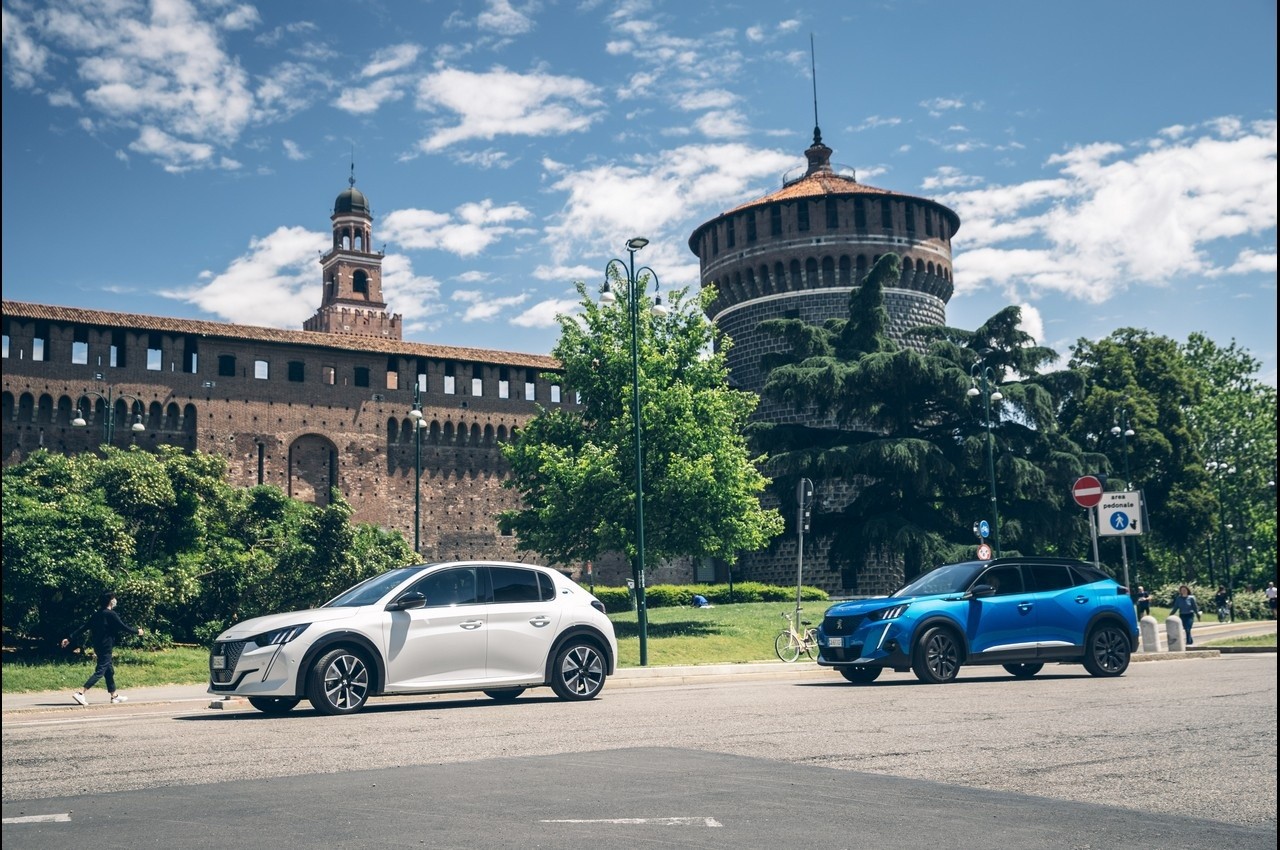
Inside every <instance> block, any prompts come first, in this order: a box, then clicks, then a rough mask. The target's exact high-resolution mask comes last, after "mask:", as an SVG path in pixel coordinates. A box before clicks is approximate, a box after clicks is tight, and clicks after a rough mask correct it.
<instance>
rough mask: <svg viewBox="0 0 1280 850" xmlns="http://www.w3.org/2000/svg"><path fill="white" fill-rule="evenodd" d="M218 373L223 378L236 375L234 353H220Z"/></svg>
mask: <svg viewBox="0 0 1280 850" xmlns="http://www.w3.org/2000/svg"><path fill="white" fill-rule="evenodd" d="M218 375H219V377H223V378H234V377H235V376H236V356H235V355H234V354H219V355H218Z"/></svg>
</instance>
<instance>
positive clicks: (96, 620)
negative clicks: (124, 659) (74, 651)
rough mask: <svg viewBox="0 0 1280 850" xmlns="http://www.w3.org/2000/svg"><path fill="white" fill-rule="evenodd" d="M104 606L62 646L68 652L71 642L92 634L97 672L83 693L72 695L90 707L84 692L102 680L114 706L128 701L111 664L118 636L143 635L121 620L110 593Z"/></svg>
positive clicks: (95, 669)
mask: <svg viewBox="0 0 1280 850" xmlns="http://www.w3.org/2000/svg"><path fill="white" fill-rule="evenodd" d="M99 604H100V605H101V606H102V607H100V608H99V609H98V610H97V611H94V612H93V614H91V615H90V616H89V619H87V620H85V621H84V624H83V625H81V626H80V627H79V628H78V629H76V630H75V631H73V632H72V633H71V635H70V637H64V638H63V639H62V644H61V645H62V646H63V647H64V648H65V647H66V646H67V645H68V644H70V643H71V640H72V638H79V637H80V635H81V634H83V633H84V630H85V629H88V630H89V634H90V635H91V636H92V638H93V653H94V655H96V656H97V658H98V666H97V667H95V668H94V670H93V675H92V676H90V677H89V678H88V679H86V680H85V683H84V686H83V687H81V688H80V690H78V691H76V692H75V693H74V694H72V695H71V698H72V699H73V700H75V701H76V702H78V703H80V704H81V705H88V704H89V698H88V697H86V696H85V694H84V692H85V691H87V690H89V689H90V688H92V687H93V686H94V685H96V684H97V683H98V680H99V679H102V678H105V679H106V682H107V691H108V693H110V694H111V701H112V702H113V703H121V702H124V701H125V700H127V699H128V697H127V696H125V695H124V694H122V693H120V692H119V691H117V690H116V667H115V664H114V662H113V661H112V658H111V654H112V652H114V651H115V648H116V636H117V635H120V634H124V633H129V634H138V635H141V634H144V631H143V630H142V629H140V628H138V629H135V628H134V627H133V626H130V625H128V624H127V623H125V621H124V620H122V619H120V615H119V614H117V613H116V611H115V608H116V595H115V594H114V593H112V592H111V591H109V590H108V591H106V592H105V593H103V594H102V597H101V598H100V599H99Z"/></svg>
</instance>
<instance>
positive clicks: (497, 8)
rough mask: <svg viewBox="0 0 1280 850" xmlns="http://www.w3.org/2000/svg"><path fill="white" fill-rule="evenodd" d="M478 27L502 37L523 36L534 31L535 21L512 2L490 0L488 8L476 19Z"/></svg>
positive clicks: (509, 0) (508, 0)
mask: <svg viewBox="0 0 1280 850" xmlns="http://www.w3.org/2000/svg"><path fill="white" fill-rule="evenodd" d="M476 26H477V27H478V28H479V29H482V30H491V31H493V32H496V33H498V34H500V35H522V34H524V33H527V32H529V31H530V30H532V29H533V21H532V20H530V18H529V16H528V15H526V14H524V13H523V12H518V11H516V10H515V9H514V8H512V6H511V0H488V8H487V9H485V10H484V11H483V12H481V13H480V14H479V15H478V16H477V17H476Z"/></svg>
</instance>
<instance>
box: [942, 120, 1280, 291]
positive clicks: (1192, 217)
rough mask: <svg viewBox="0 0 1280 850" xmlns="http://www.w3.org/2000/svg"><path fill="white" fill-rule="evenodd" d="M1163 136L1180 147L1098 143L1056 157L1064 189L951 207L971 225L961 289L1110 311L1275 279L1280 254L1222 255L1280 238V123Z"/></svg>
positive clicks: (1218, 124) (966, 197) (1039, 185)
mask: <svg viewBox="0 0 1280 850" xmlns="http://www.w3.org/2000/svg"><path fill="white" fill-rule="evenodd" d="M1162 133H1163V135H1164V136H1165V137H1166V138H1167V139H1168V140H1169V141H1170V143H1168V144H1165V145H1162V146H1158V147H1155V148H1152V147H1151V146H1150V145H1148V144H1145V143H1141V142H1140V143H1135V144H1133V145H1131V146H1128V147H1126V146H1122V145H1117V144H1113V143H1095V144H1089V145H1081V146H1078V147H1075V148H1072V149H1070V150H1068V151H1066V152H1064V153H1062V154H1059V155H1055V156H1053V157H1050V158H1049V160H1048V162H1047V165H1049V166H1056V167H1057V168H1058V171H1059V175H1060V176H1058V177H1056V178H1053V179H1047V180H1036V181H1029V182H1027V183H1023V184H1016V185H1011V186H995V187H991V188H985V189H976V190H973V191H970V192H960V193H957V194H953V195H948V196H943V197H940V198H939V200H940V201H942V202H943V203H945V204H948V205H949V206H951V207H952V208H953V209H955V210H956V211H957V213H959V215H960V219H961V222H962V226H961V230H960V236H959V237H958V239H957V247H958V248H959V247H960V246H963V250H961V251H960V252H959V253H957V255H956V259H955V269H956V281H957V284H958V286H960V287H961V288H962V289H963V290H972V289H973V288H976V287H980V286H982V285H984V284H992V285H996V286H998V287H1001V288H1002V289H1004V290H1005V292H1006V293H1007V295H1008V296H1009V297H1010V298H1012V299H1021V298H1025V297H1032V298H1034V297H1036V295H1037V294H1038V293H1043V292H1044V291H1061V292H1064V293H1066V294H1068V295H1070V296H1071V297H1073V298H1077V299H1080V300H1084V301H1088V302H1092V303H1101V302H1104V301H1106V300H1108V299H1110V298H1112V297H1115V296H1116V295H1118V294H1120V293H1121V292H1124V291H1125V290H1127V289H1128V288H1130V287H1132V286H1135V285H1148V286H1166V285H1169V284H1170V283H1171V282H1172V281H1173V280H1174V279H1176V278H1177V277H1179V276H1186V275H1206V276H1216V275H1222V274H1242V273H1256V272H1267V273H1274V270H1275V254H1274V251H1271V252H1260V251H1257V250H1256V249H1251V248H1243V247H1240V246H1236V247H1235V252H1234V259H1233V260H1231V261H1229V262H1226V263H1223V262H1219V261H1217V260H1215V254H1217V253H1221V251H1220V250H1219V249H1228V250H1229V249H1230V248H1231V247H1232V244H1233V240H1237V239H1240V238H1244V237H1249V236H1257V235H1259V234H1262V233H1265V232H1266V231H1268V230H1274V229H1275V227H1276V200H1277V193H1276V179H1275V175H1276V122H1275V121H1274V120H1268V121H1258V122H1254V123H1252V124H1250V125H1248V126H1245V125H1244V124H1243V123H1242V122H1240V121H1238V120H1235V119H1215V120H1213V121H1210V122H1206V123H1205V124H1203V125H1201V126H1199V127H1190V128H1179V129H1178V131H1177V132H1171V131H1170V130H1169V129H1168V128H1166V130H1164V131H1162Z"/></svg>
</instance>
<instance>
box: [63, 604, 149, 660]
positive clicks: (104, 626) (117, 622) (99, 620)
mask: <svg viewBox="0 0 1280 850" xmlns="http://www.w3.org/2000/svg"><path fill="white" fill-rule="evenodd" d="M85 629H88V630H89V635H90V637H91V638H92V639H93V648H94V649H95V650H96V651H98V652H103V651H109V650H112V649H115V645H116V636H117V635H119V634H120V633H122V632H124V633H128V634H137V633H138V630H137V629H135V628H134V627H133V626H130V625H129V624H127V623H125V621H124V620H122V619H120V615H119V614H117V613H116V612H115V611H113V610H111V609H110V608H99V609H98V610H97V611H94V612H93V613H92V614H90V615H89V619H87V620H85V621H84V624H83V625H81V626H80V627H79V628H78V629H76V630H75V631H73V632H72V633H71V636H70V640H71V642H72V643H75V642H76V638H78V637H79V636H80V635H81V634H82V633H83V632H84V630H85Z"/></svg>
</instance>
